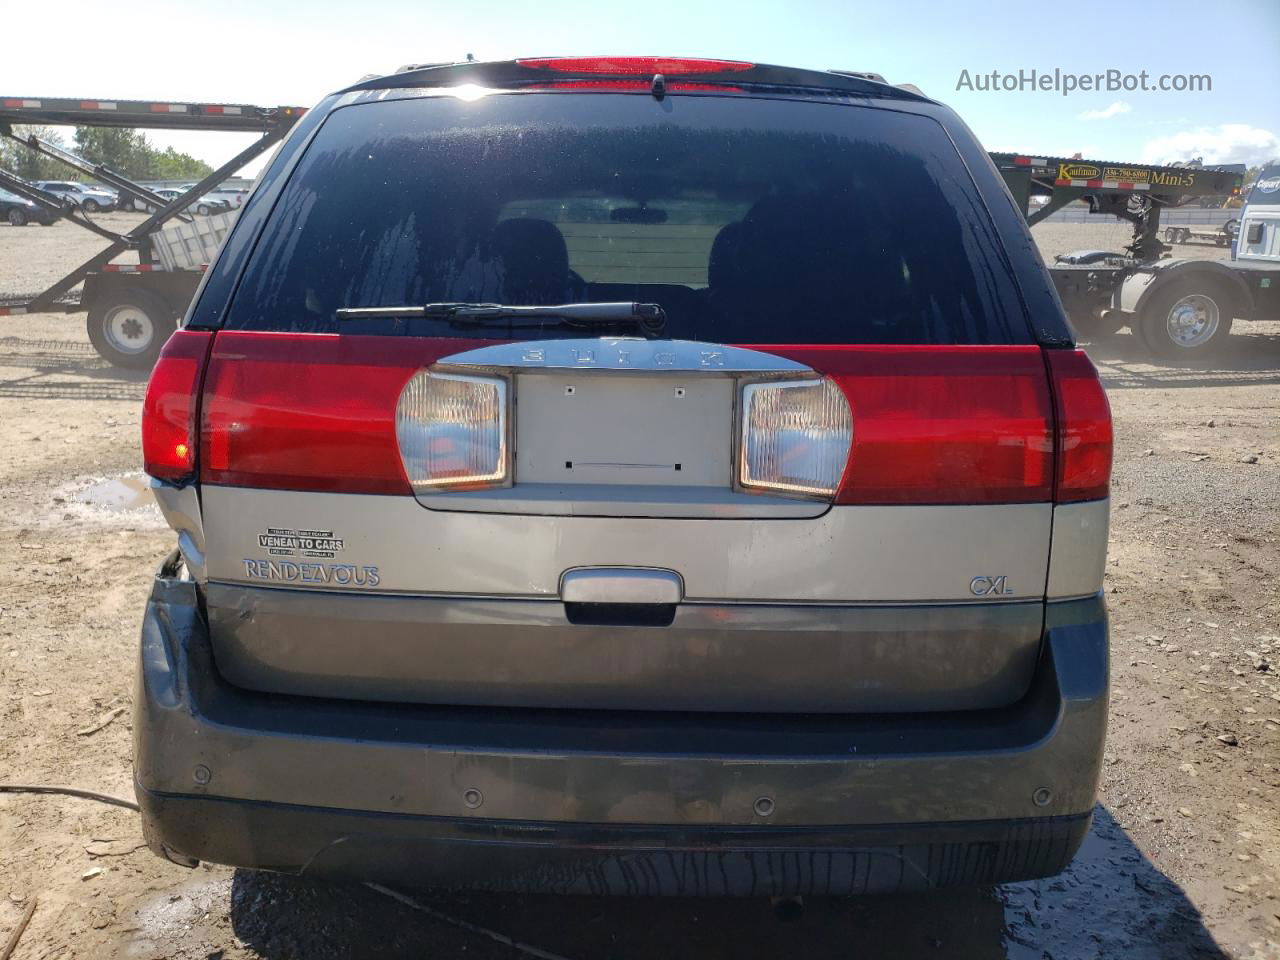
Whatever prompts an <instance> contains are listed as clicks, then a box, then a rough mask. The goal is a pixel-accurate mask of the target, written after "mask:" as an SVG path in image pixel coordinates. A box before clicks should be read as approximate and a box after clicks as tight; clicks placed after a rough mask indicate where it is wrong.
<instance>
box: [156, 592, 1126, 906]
mask: <svg viewBox="0 0 1280 960" xmlns="http://www.w3.org/2000/svg"><path fill="white" fill-rule="evenodd" d="M1048 609H1049V613H1048V624H1047V629H1046V633H1045V643H1044V645H1043V651H1042V655H1041V659H1040V662H1039V664H1038V666H1037V670H1036V675H1035V679H1034V680H1033V682H1032V685H1031V689H1030V691H1029V692H1028V694H1027V696H1026V697H1025V698H1023V699H1022V700H1021V701H1019V702H1018V703H1017V704H1014V705H1012V706H1010V707H1006V708H1002V709H999V710H986V711H959V712H954V713H933V714H884V715H860V716H849V715H826V716H813V715H811V716H793V715H782V716H778V715H775V716H765V715H740V714H691V713H684V714H677V713H667V714H654V713H636V712H623V711H589V710H581V711H555V710H537V709H527V708H509V709H482V708H468V707H430V706H415V705H399V704H379V703H356V702H350V701H337V700H323V699H318V698H302V697H289V696H281V695H269V694H261V693H251V692H247V691H244V690H241V689H239V688H236V687H232V686H231V685H230V684H228V683H227V682H226V681H225V680H223V679H222V678H221V677H220V675H219V673H218V671H217V669H216V668H215V666H214V664H213V660H212V653H211V650H210V644H209V639H208V631H207V629H206V627H205V625H204V621H203V619H202V615H201V613H200V610H199V605H198V603H197V596H196V591H195V587H194V584H192V583H191V582H189V581H185V580H180V579H177V578H176V577H174V576H172V575H171V574H169V573H166V572H164V571H162V575H161V576H160V577H158V578H157V581H156V585H155V589H154V591H153V593H152V597H151V600H150V602H149V604H148V609H147V614H146V618H145V620H144V624H143V631H142V651H141V666H140V670H139V676H138V690H137V695H136V697H135V712H136V716H135V725H134V735H135V771H136V777H137V786H138V796H139V802H140V803H141V804H142V806H143V822H144V829H145V832H146V836H147V838H148V841H149V842H150V844H151V846H152V848H153V849H155V850H156V851H157V852H160V853H162V854H166V853H167V854H168V855H171V856H174V857H177V858H181V857H191V858H197V859H201V860H210V861H215V862H220V863H228V864H233V865H236V866H244V867H254V868H265V869H276V870H284V871H289V872H303V873H317V874H335V875H358V876H366V877H369V876H391V875H402V874H405V873H410V874H413V875H415V876H417V877H418V878H420V879H426V880H431V881H433V882H436V883H441V884H450V885H465V886H473V887H494V888H519V889H547V890H566V891H570V890H575V891H583V892H586V891H597V892H600V891H606V890H608V891H613V892H628V891H630V892H653V893H658V892H669V893H676V892H683V893H693V892H704V893H750V892H752V891H755V892H761V893H764V892H768V893H793V892H810V893H818V892H858V891H879V890H893V889H910V888H913V887H927V886H934V885H938V884H943V883H956V882H980V883H990V882H1000V881H1005V880H1012V879H1018V878H1026V877H1031V876H1040V875H1044V874H1048V873H1053V872H1056V871H1057V870H1059V869H1061V868H1062V867H1063V866H1064V865H1065V864H1066V863H1067V862H1068V861H1069V860H1070V858H1071V856H1072V855H1073V854H1074V852H1075V849H1076V847H1077V846H1078V845H1079V843H1080V841H1081V839H1082V838H1083V836H1084V832H1085V831H1086V830H1087V826H1088V815H1089V811H1090V810H1091V809H1092V807H1093V802H1094V795H1095V790H1096V785H1097V776H1098V768H1099V764H1100V761H1101V755H1102V747H1103V740H1104V736H1105V725H1106V700H1107V629H1106V618H1105V612H1104V610H1103V606H1102V603H1101V600H1100V599H1099V598H1091V599H1088V600H1079V601H1072V602H1067V603H1061V604H1051V605H1050V606H1049V608H1048ZM761 798H767V800H768V801H769V802H770V804H771V810H767V809H766V805H765V804H762V803H760V801H761ZM762 811H764V812H766V813H767V815H763V816H762V815H761V812H762Z"/></svg>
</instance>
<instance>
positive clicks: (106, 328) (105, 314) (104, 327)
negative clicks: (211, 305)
mask: <svg viewBox="0 0 1280 960" xmlns="http://www.w3.org/2000/svg"><path fill="white" fill-rule="evenodd" d="M175 313H176V311H174V310H173V309H172V308H171V307H170V306H169V305H168V304H167V303H165V302H164V301H163V300H162V299H160V298H159V297H157V296H156V295H155V294H153V293H149V292H147V291H146V290H122V291H120V292H119V293H118V294H117V295H116V296H114V297H109V298H104V299H103V300H102V301H101V302H99V303H97V304H95V305H94V306H93V307H92V308H91V309H90V310H89V318H88V321H87V323H88V330H89V341H90V342H91V343H92V344H93V346H94V349H96V350H97V351H98V353H99V354H101V355H102V356H103V357H104V358H105V359H106V360H108V361H109V362H110V363H111V364H112V366H116V367H128V368H130V369H134V370H149V369H150V368H151V367H152V365H153V364H154V363H155V362H156V357H158V356H159V355H160V348H161V347H163V346H164V342H165V341H166V340H168V339H169V334H171V333H173V331H174V329H175V328H176V327H177V317H176V315H175Z"/></svg>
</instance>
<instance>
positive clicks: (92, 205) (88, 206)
mask: <svg viewBox="0 0 1280 960" xmlns="http://www.w3.org/2000/svg"><path fill="white" fill-rule="evenodd" d="M83 206H84V212H85V213H97V212H98V210H99V209H100V208H99V207H98V201H97V200H93V199H89V200H86V201H85V202H84V204H83Z"/></svg>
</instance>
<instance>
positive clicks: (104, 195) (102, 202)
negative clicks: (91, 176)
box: [36, 180, 119, 213]
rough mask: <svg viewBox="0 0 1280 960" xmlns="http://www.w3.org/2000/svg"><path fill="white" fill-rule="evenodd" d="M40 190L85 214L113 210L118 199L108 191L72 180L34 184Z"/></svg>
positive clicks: (42, 181) (41, 181)
mask: <svg viewBox="0 0 1280 960" xmlns="http://www.w3.org/2000/svg"><path fill="white" fill-rule="evenodd" d="M36 186H38V187H39V188H40V189H41V190H46V191H48V192H49V193H56V194H57V195H58V196H60V197H63V198H64V199H66V200H69V201H71V203H72V204H73V205H75V206H77V207H80V208H81V209H82V210H84V211H85V212H86V213H97V212H98V211H99V210H114V209H115V208H116V205H117V203H118V202H119V198H118V197H117V196H116V195H115V194H114V193H112V192H111V191H110V190H106V189H103V188H102V187H95V186H92V185H90V184H85V183H77V182H76V181H74V180H40V181H38V182H37V183H36Z"/></svg>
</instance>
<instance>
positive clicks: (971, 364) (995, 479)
mask: <svg viewBox="0 0 1280 960" xmlns="http://www.w3.org/2000/svg"><path fill="white" fill-rule="evenodd" d="M754 349H757V350H765V351H768V352H769V353H776V354H779V355H781V356H786V357H790V358H791V359H793V360H797V361H799V362H801V363H805V364H808V365H809V366H811V367H813V369H815V370H817V371H819V372H821V373H825V374H827V375H828V376H830V377H832V378H833V379H835V381H836V382H837V383H839V385H840V388H841V389H842V390H843V391H844V393H845V396H846V397H848V399H849V406H850V408H851V410H852V412H853V447H852V449H851V451H850V454H849V463H848V466H847V467H846V468H845V474H844V479H843V480H842V481H841V484H840V489H839V491H838V492H837V494H836V503H846V504H897V503H926V504H948V503H952V504H954V503H1037V502H1047V501H1049V500H1050V499H1052V496H1053V415H1052V407H1051V403H1050V395H1049V387H1048V383H1047V382H1046V377H1045V368H1044V360H1043V358H1042V357H1041V354H1040V348H1039V347H1030V346H1027V347H1024V346H1007V347H1005V346H1001V347H949V346H946V347H943V346H937V347H935V346H894V347H878V346H867V347H842V346H832V347H773V346H771V347H755V348H754Z"/></svg>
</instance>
